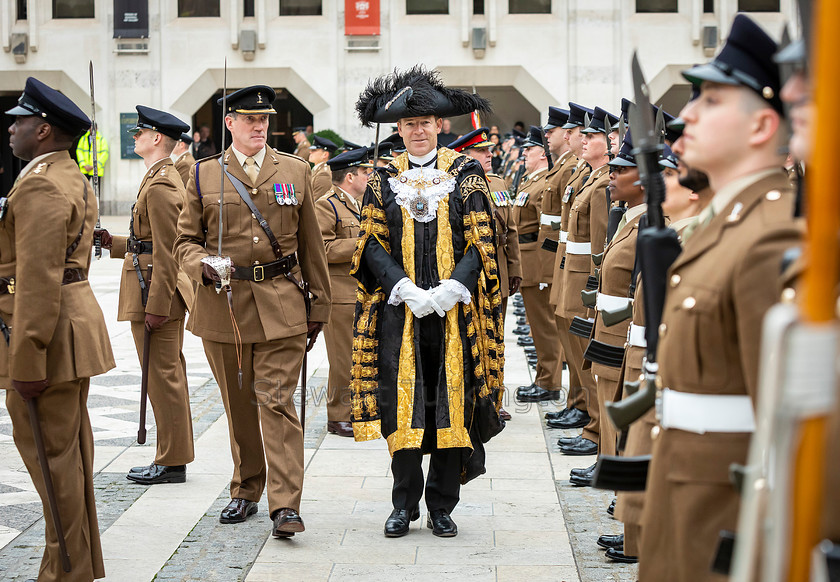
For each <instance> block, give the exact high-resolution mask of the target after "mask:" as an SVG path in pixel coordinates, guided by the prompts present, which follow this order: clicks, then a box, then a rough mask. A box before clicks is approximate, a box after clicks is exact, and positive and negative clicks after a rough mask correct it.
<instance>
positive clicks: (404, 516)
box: [385, 507, 420, 538]
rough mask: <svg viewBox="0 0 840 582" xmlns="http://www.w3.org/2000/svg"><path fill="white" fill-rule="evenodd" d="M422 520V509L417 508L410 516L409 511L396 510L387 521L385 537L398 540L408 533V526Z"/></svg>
mask: <svg viewBox="0 0 840 582" xmlns="http://www.w3.org/2000/svg"><path fill="white" fill-rule="evenodd" d="M417 519H420V509H419V508H417V507H415V508H414V510H413V511H412V512H411V515H409V514H408V510H407V509H394V511H392V512H391V515H389V516H388V519H387V520H385V537H386V538H398V537H402V536H404V535H405V534H407V533H408V526H409V525H410V522H412V521H415V520H417Z"/></svg>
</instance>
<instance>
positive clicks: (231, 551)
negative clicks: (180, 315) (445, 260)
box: [0, 217, 636, 582]
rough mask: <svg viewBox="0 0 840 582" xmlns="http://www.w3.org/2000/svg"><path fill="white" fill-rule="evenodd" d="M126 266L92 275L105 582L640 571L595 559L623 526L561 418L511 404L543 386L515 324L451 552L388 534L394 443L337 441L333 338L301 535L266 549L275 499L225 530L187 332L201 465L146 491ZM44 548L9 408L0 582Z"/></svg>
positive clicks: (556, 577)
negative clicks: (97, 315) (103, 327)
mask: <svg viewBox="0 0 840 582" xmlns="http://www.w3.org/2000/svg"><path fill="white" fill-rule="evenodd" d="M127 224H128V218H127V217H110V218H109V217H106V218H104V219H103V226H105V227H106V228H109V229H110V230H111V231H112V232H117V233H119V232H124V231H125V230H127ZM121 265H122V262H120V261H116V260H112V259H109V258H107V253H106V257H105V258H103V259H102V260H100V261H94V263H93V266H92V268H91V274H90V279H91V283H92V286H93V288H94V291H95V292H96V295H97V298H98V299H99V302H100V305H101V306H102V309H103V312H104V314H105V318H106V321H107V323H108V329H109V330H110V334H111V341H112V343H113V347H114V355H115V358H116V361H117V367H116V368H115V369H114V370H111V371H110V372H109V373H108V374H105V375H103V376H99V377H97V378H94V379H92V381H91V390H90V399H89V403H88V407H89V410H90V417H91V423H92V425H93V433H94V440H95V443H96V458H95V471H96V476H95V486H96V494H97V508H98V513H99V526H100V530H101V533H102V543H103V552H104V556H105V569H106V573H107V575H108V576H107V580H109V581H118V582H146V581H150V580H156V581H167V582H169V581H180V580H190V581H203V582H211V581H219V582H228V581H239V580H244V581H246V582H267V581H280V580H283V581H292V580H306V581H309V580H313V581H322V580H329V581H336V580H338V581H341V580H389V581H398V580H412V581H414V580H432V581H435V582H437V581H439V580H441V579H458V580H470V581H472V580H475V581H485V580H486V581H498V582H502V581H519V580H526V581H528V582H538V581H542V580H547V581H548V580H550V581H558V582H559V581H566V582H573V581H574V582H577V581H580V582H596V581H597V582H600V581H632V580H635V574H636V568H635V566H627V565H616V564H612V563H610V562H609V561H608V560H607V559H606V558H605V557H604V555H603V552H602V551H601V550H599V549H598V548H597V547H596V546H595V540H596V538H597V537H598V535H600V534H605V533H609V534H615V533H620V532H621V524H620V523H618V522H617V521H614V520H613V519H612V518H610V517H609V516H608V515H607V513H606V508H607V505H609V502H610V500H611V498H612V495H611V494H610V493H609V492H605V491H595V490H592V489H590V488H577V487H573V486H571V485H570V484H569V482H568V477H569V470H570V469H571V468H573V467H585V466H588V465H590V464H592V463H593V462H594V457H566V456H563V455H561V454H560V453H559V451H558V448H557V444H556V441H557V439H558V438H559V437H561V436H571V435H573V434H574V432H576V431H556V430H548V429H546V428H545V427H544V422H543V420H542V417H543V414H544V413H545V412H547V411H550V410H555V407H554V405H553V404H552V405H546V406H538V405H530V406H525V405H517V404H516V403H515V402H514V401H513V391H514V390H515V388H516V386H519V385H523V384H530V383H531V375H532V371H531V370H530V369H529V368H528V366H527V364H526V361H525V358H524V354H523V351H522V349H521V348H519V347H517V345H516V336H515V335H512V334H510V330H512V329H513V327H514V325H513V324H514V321H513V320H514V319H515V318H513V317H509V318H508V335H507V338H506V339H507V348H506V361H507V363H506V368H505V379H506V384H507V386H508V389H509V391H508V393H507V395H506V406H505V408H506V409H507V410H508V411H509V412H511V414H512V415H513V420H512V421H510V422H509V423H508V425H507V427H506V428H505V430H504V431H503V432H502V433H501V434H500V435H499V436H497V437H496V438H495V439H493V440H492V441H491V442H490V443H489V444H488V446H487V473H486V474H485V475H483V476H482V477H479V478H478V479H476V480H474V481H472V482H470V483H469V484H467V485H466V486H464V487H463V488H462V490H461V502H460V503H459V505H458V507H457V508H456V510H455V512H454V513H453V519H454V520H455V522H456V523H457V524H458V529H459V534H458V536H457V537H455V538H437V537H435V536H433V535H432V533H431V531H430V530H428V529H426V528H425V512H423V514H422V515H421V519H420V520H419V521H417V522H414V523H413V524H412V527H411V532H410V533H409V534H408V535H406V536H405V537H402V538H396V539H389V538H385V537H384V536H383V535H382V527H383V524H384V522H385V519H386V517H387V516H388V514H389V512H390V510H391V503H390V487H391V475H390V471H389V457H388V451H387V447H386V445H385V442H384V440H378V441H374V442H368V443H356V442H354V441H353V439H349V438H341V437H338V436H335V435H332V434H327V432H326V420H327V416H326V408H325V406H326V405H325V399H324V395H325V390H326V389H325V385H326V378H327V371H328V362H327V358H326V349H325V348H324V342H323V339H321V340H319V341H318V343H317V345H316V347H315V349H314V350H313V351H312V352H311V353H310V356H309V378H308V382H307V383H308V399H307V407H306V438H305V463H306V473H305V481H304V489H303V502H302V505H301V511H300V513H301V516H302V517H303V519H304V521H305V524H306V531H305V532H304V533H302V534H298V535H296V536H295V537H294V538H291V539H288V540H276V539H273V538H271V537H270V535H269V534H270V529H271V522H270V520H269V516H268V512H267V502H266V500H265V499H263V500H262V501H261V502H260V512H259V513H258V514H257V515H256V516H254V517H252V518H250V519H249V520H248V521H247V522H245V523H243V524H236V525H222V524H220V523H219V520H218V517H219V512H220V511H221V509H222V508H223V507H224V506H225V504H226V503H227V502H228V500H229V492H228V485H229V480H230V476H231V472H232V463H231V457H230V448H229V441H228V431H227V419H226V417H225V415H224V409H223V407H222V403H221V398H220V396H219V392H218V387H217V386H216V383H215V381H214V380H213V376H212V374H211V372H210V368H209V366H208V364H207V361H206V359H205V357H204V352H203V349H202V347H201V342H200V340H199V339H198V338H196V337H195V336H192V335H191V334H189V333H188V334H186V340H185V346H184V354H185V356H186V359H187V366H188V377H189V385H190V395H191V404H192V412H193V418H194V430H195V438H196V441H195V446H196V451H195V452H196V459H195V461H194V462H193V463H191V464H190V465H189V466H188V469H187V482H186V483H184V484H165V485H155V486H151V487H147V486H142V485H137V484H133V483H131V482H129V481H128V480H126V478H125V474H126V472H127V471H128V469H129V468H130V467H132V466H135V465H144V464H148V463H149V462H150V461H151V460H152V459H153V457H154V443H155V430H154V428H153V423H154V418H153V417H150V418H149V427H150V431H149V438H148V442H147V444H146V445H143V446H140V445H137V444H136V442H135V439H136V434H137V418H138V411H139V394H140V369H139V364H138V361H137V355H136V352H135V349H134V343H133V341H132V338H131V332H130V328H129V325H128V324H127V323H118V322H117V321H116V312H117V297H118V289H119V276H120V270H121ZM509 309H512V307H509ZM149 412H150V413H151V408H150V409H149ZM60 486H61V485H60V483H58V484H57V487H60ZM421 509H424V508H423V507H422V503H421ZM43 540H44V520H43V519H42V509H41V503H40V501H39V498H38V495H37V494H36V493H35V489H34V487H33V486H32V482H31V481H30V479H29V475H28V473H27V472H26V469H25V468H24V467H23V462H22V461H21V459H20V457H19V455H18V453H17V450H16V449H15V446H14V443H13V442H12V426H11V422H10V419H9V416H8V414H7V413H6V411H5V402H4V401H2V402H0V548H2V549H0V579H2V580H14V581H23V580H26V579H27V578H34V577H35V576H36V575H37V573H38V565H39V562H40V558H41V554H42V551H43Z"/></svg>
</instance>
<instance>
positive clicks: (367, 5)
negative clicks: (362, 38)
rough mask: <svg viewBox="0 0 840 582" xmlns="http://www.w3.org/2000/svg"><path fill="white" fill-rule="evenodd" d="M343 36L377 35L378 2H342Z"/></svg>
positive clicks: (376, 0) (345, 0)
mask: <svg viewBox="0 0 840 582" xmlns="http://www.w3.org/2000/svg"><path fill="white" fill-rule="evenodd" d="M344 34H345V35H347V36H358V35H377V36H378V35H379V0H344Z"/></svg>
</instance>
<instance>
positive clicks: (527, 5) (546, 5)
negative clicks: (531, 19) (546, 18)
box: [508, 0, 551, 14]
mask: <svg viewBox="0 0 840 582" xmlns="http://www.w3.org/2000/svg"><path fill="white" fill-rule="evenodd" d="M508 14H551V0H510V3H509V4H508Z"/></svg>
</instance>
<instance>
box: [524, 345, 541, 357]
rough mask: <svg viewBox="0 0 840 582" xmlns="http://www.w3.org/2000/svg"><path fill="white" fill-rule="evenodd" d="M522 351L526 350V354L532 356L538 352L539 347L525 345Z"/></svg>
mask: <svg viewBox="0 0 840 582" xmlns="http://www.w3.org/2000/svg"><path fill="white" fill-rule="evenodd" d="M522 351H523V352H525V354H526V355H528V356H530V355H531V354H536V353H537V348H535V347H534V346H524V347H523V348H522Z"/></svg>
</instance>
